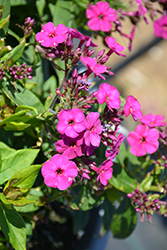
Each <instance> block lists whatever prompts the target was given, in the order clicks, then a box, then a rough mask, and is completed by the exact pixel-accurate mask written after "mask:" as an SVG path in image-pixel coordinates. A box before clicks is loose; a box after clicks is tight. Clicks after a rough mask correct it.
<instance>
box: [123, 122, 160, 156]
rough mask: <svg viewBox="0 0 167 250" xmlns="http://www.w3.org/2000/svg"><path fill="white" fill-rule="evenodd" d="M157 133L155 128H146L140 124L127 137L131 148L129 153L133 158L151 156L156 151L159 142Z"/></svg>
mask: <svg viewBox="0 0 167 250" xmlns="http://www.w3.org/2000/svg"><path fill="white" fill-rule="evenodd" d="M158 138H159V132H158V130H157V129H155V128H150V129H149V128H148V126H147V125H144V124H140V125H138V126H137V127H136V129H135V132H134V131H132V132H130V133H129V135H128V137H127V141H128V143H129V145H130V146H131V148H130V152H131V153H132V154H133V155H135V156H144V155H146V153H148V154H153V153H154V152H155V151H157V149H158V146H159V142H158Z"/></svg>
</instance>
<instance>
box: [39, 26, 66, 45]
mask: <svg viewBox="0 0 167 250" xmlns="http://www.w3.org/2000/svg"><path fill="white" fill-rule="evenodd" d="M67 31H68V28H67V27H66V26H64V25H63V24H58V25H57V26H56V27H55V26H54V24H53V23H52V22H48V23H46V24H45V25H44V26H43V27H42V29H41V32H38V33H37V34H36V40H37V42H38V43H40V44H41V45H42V46H44V47H56V46H57V45H58V44H59V43H62V42H64V41H65V40H66V39H67Z"/></svg>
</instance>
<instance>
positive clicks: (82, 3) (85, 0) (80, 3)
mask: <svg viewBox="0 0 167 250" xmlns="http://www.w3.org/2000/svg"><path fill="white" fill-rule="evenodd" d="M73 2H74V3H75V4H76V5H78V6H79V7H81V8H84V9H87V4H89V1H88V0H80V1H78V0H73Z"/></svg>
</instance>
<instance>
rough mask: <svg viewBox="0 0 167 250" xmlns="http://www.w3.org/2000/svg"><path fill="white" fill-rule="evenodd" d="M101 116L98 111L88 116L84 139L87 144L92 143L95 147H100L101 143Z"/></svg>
mask: <svg viewBox="0 0 167 250" xmlns="http://www.w3.org/2000/svg"><path fill="white" fill-rule="evenodd" d="M99 116H100V115H99V113H98V112H91V113H89V114H88V115H87V117H86V121H85V124H86V132H85V134H84V140H85V144H86V145H87V146H90V145H92V146H94V147H99V145H100V141H101V137H100V134H101V132H102V127H101V122H100V119H99Z"/></svg>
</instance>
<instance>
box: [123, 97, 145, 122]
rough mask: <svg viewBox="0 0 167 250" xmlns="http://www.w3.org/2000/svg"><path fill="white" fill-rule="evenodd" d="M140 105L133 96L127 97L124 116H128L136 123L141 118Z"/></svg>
mask: <svg viewBox="0 0 167 250" xmlns="http://www.w3.org/2000/svg"><path fill="white" fill-rule="evenodd" d="M140 109H141V105H140V103H139V102H138V100H137V99H136V98H135V97H134V96H131V95H130V96H128V97H127V98H126V103H125V105H124V114H125V116H126V117H128V116H129V115H130V114H131V115H132V118H133V119H134V120H135V121H137V119H141V118H142V116H143V115H142V112H141V110H140Z"/></svg>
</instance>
